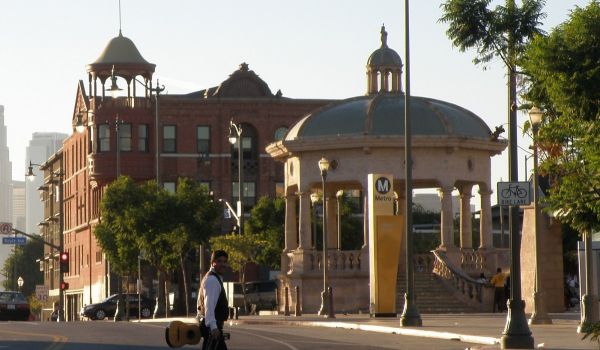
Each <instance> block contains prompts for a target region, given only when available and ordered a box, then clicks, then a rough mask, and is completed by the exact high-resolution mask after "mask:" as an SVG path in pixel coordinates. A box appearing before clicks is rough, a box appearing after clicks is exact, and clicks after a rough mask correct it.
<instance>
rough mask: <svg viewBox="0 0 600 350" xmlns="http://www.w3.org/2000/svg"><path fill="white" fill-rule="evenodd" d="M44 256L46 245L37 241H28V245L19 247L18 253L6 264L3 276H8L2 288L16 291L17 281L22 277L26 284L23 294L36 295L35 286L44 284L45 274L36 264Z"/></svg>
mask: <svg viewBox="0 0 600 350" xmlns="http://www.w3.org/2000/svg"><path fill="white" fill-rule="evenodd" d="M43 256H44V245H43V243H42V242H41V241H38V240H36V239H28V241H27V244H25V245H23V246H19V247H17V250H16V252H14V253H12V254H11V255H10V256H9V257H8V259H6V261H5V262H4V268H3V269H2V271H3V272H2V274H3V275H4V276H6V280H4V281H2V287H3V288H4V289H5V290H16V289H17V288H18V287H17V284H16V280H17V278H19V277H22V278H23V280H24V281H25V283H24V284H23V287H22V288H21V292H23V294H24V295H27V296H29V295H32V294H34V293H35V285H36V284H44V274H43V273H42V272H41V271H40V267H39V266H40V265H39V264H38V263H37V262H36V260H37V259H40V258H41V257H43ZM15 265H16V275H15Z"/></svg>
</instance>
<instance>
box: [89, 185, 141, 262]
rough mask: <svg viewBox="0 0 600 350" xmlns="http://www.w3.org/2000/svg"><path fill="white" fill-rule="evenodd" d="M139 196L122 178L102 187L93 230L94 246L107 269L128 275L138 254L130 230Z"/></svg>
mask: <svg viewBox="0 0 600 350" xmlns="http://www.w3.org/2000/svg"><path fill="white" fill-rule="evenodd" d="M142 203H143V196H142V194H141V193H140V191H139V188H138V186H137V184H136V183H135V182H134V181H133V180H132V179H131V178H130V177H126V176H121V177H119V178H118V179H117V180H116V181H115V182H113V183H112V184H110V185H109V186H108V187H107V188H106V192H105V193H104V196H103V198H102V202H101V203H100V217H101V220H100V222H99V223H98V225H96V227H95V229H94V235H95V236H96V239H97V240H98V244H100V246H101V247H102V250H103V251H104V253H105V254H106V255H107V256H108V259H109V260H110V262H111V268H112V269H114V270H115V271H117V272H119V273H123V274H128V273H129V272H131V271H132V270H133V269H134V268H135V266H136V263H137V257H138V255H139V253H140V250H139V247H138V245H137V243H136V233H137V232H136V230H135V229H134V227H132V221H133V220H134V217H135V212H136V210H135V208H138V207H141V206H142Z"/></svg>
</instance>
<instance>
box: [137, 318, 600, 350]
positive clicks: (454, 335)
mask: <svg viewBox="0 0 600 350" xmlns="http://www.w3.org/2000/svg"><path fill="white" fill-rule="evenodd" d="M550 316H551V317H552V320H553V324H551V325H533V326H529V328H530V330H531V332H532V335H533V338H534V344H535V347H536V348H542V349H565V350H566V349H569V350H576V349H598V345H597V344H596V343H594V342H590V341H589V340H588V339H586V340H581V338H582V335H581V334H578V333H577V331H576V329H577V325H578V323H579V314H576V313H561V314H551V315H550ZM421 318H422V320H423V327H419V328H412V327H410V328H402V327H400V320H399V318H370V317H369V315H358V314H353V315H336V318H335V319H326V318H322V317H319V316H317V315H315V314H309V315H303V316H300V317H295V316H282V315H265V316H263V315H261V316H240V317H239V319H238V320H230V321H228V324H229V326H233V327H235V325H238V324H261V325H267V324H273V325H275V324H286V325H295V326H304V327H332V328H346V329H357V330H363V331H371V332H383V333H395V334H401V335H407V336H415V337H424V338H437V339H448V340H458V341H461V342H465V347H468V346H471V348H470V349H499V348H500V345H499V341H500V337H501V336H502V332H503V330H504V326H505V324H506V314H440V315H433V314H422V315H421ZM179 320H181V321H184V322H190V323H193V322H195V319H192V318H183V319H179ZM148 321H150V322H152V321H154V322H156V321H157V320H148ZM161 321H169V320H167V319H163V320H161ZM473 344H475V345H473Z"/></svg>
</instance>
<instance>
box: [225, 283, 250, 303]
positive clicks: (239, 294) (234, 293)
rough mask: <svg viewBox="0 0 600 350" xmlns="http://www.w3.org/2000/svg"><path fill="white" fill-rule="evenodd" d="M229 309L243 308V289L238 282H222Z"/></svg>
mask: <svg viewBox="0 0 600 350" xmlns="http://www.w3.org/2000/svg"><path fill="white" fill-rule="evenodd" d="M223 287H225V295H226V296H227V302H228V303H229V308H230V309H237V308H244V306H245V304H244V291H243V290H242V284H241V283H239V282H223Z"/></svg>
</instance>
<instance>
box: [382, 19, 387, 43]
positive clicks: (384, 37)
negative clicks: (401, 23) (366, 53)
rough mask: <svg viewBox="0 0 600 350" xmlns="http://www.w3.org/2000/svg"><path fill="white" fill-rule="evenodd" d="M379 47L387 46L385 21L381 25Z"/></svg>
mask: <svg viewBox="0 0 600 350" xmlns="http://www.w3.org/2000/svg"><path fill="white" fill-rule="evenodd" d="M381 47H387V32H386V31H385V23H384V24H382V25H381Z"/></svg>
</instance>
